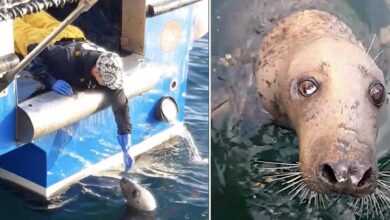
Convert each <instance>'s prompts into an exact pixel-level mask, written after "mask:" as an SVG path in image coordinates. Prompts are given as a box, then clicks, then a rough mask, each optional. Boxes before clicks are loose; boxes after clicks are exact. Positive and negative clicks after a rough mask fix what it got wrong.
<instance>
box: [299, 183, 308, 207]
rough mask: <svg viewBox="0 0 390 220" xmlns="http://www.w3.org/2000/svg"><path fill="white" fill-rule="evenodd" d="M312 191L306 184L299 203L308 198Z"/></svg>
mask: <svg viewBox="0 0 390 220" xmlns="http://www.w3.org/2000/svg"><path fill="white" fill-rule="evenodd" d="M309 192H310V189H309V187H307V186H306V185H305V189H304V190H303V193H302V194H301V195H300V196H299V197H300V202H299V205H301V204H302V203H303V202H304V201H305V200H306V198H307V196H308V194H309Z"/></svg>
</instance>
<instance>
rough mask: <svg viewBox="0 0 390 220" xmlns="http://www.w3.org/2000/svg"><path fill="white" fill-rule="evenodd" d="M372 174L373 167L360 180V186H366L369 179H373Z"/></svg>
mask: <svg viewBox="0 0 390 220" xmlns="http://www.w3.org/2000/svg"><path fill="white" fill-rule="evenodd" d="M371 176H372V169H371V167H370V168H369V169H368V170H367V171H366V172H365V173H364V175H363V178H362V179H361V180H360V181H359V183H358V184H357V186H358V187H362V186H364V185H365V184H366V183H367V181H368V180H369V179H371Z"/></svg>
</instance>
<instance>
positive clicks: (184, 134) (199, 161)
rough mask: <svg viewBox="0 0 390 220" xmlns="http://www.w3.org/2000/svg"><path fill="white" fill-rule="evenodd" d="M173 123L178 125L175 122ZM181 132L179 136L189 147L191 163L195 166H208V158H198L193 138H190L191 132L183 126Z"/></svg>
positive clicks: (198, 154)
mask: <svg viewBox="0 0 390 220" xmlns="http://www.w3.org/2000/svg"><path fill="white" fill-rule="evenodd" d="M173 123H179V122H177V121H175V122H173ZM183 128H184V129H183V131H182V132H181V133H180V134H179V135H180V136H181V137H182V138H184V139H185V140H186V141H187V143H188V145H189V146H190V152H191V162H194V163H196V164H208V162H209V160H208V158H202V157H201V156H200V153H199V150H198V147H197V146H196V144H195V141H194V138H193V137H192V134H191V132H190V131H189V130H188V129H187V127H185V126H183Z"/></svg>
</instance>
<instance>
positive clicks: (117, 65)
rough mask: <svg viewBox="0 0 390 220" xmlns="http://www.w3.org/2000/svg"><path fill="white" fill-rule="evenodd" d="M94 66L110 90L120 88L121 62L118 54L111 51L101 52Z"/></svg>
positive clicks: (121, 82)
mask: <svg viewBox="0 0 390 220" xmlns="http://www.w3.org/2000/svg"><path fill="white" fill-rule="evenodd" d="M96 68H97V69H98V70H99V73H100V76H101V77H102V78H103V81H104V82H105V83H106V86H107V87H108V88H110V89H112V90H116V89H122V84H123V64H122V59H121V58H120V56H119V55H118V54H116V53H112V52H104V53H102V54H101V55H100V56H99V58H98V59H97V61H96Z"/></svg>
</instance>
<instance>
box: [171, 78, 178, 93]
mask: <svg viewBox="0 0 390 220" xmlns="http://www.w3.org/2000/svg"><path fill="white" fill-rule="evenodd" d="M176 87H177V80H176V79H174V80H172V81H171V84H170V85H169V88H170V89H171V91H175V89H176Z"/></svg>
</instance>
